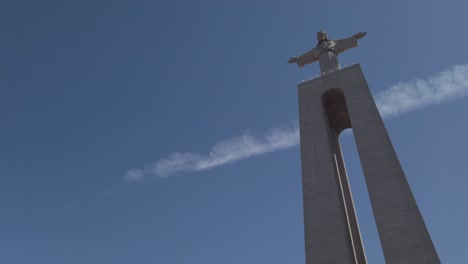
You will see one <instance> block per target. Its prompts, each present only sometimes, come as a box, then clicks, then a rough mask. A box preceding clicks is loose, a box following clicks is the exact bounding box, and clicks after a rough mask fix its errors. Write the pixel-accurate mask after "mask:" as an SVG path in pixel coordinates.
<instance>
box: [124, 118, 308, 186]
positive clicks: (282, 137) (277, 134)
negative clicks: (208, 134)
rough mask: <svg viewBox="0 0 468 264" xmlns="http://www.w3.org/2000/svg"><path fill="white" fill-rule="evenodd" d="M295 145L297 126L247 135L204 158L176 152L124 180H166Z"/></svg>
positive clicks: (136, 171) (134, 170) (221, 146)
mask: <svg viewBox="0 0 468 264" xmlns="http://www.w3.org/2000/svg"><path fill="white" fill-rule="evenodd" d="M298 144H299V130H298V127H297V125H294V126H291V127H284V128H277V129H272V130H270V132H268V133H267V134H266V135H264V136H253V135H251V134H249V133H247V132H246V133H244V134H243V135H242V136H239V137H234V138H232V139H229V140H226V141H221V142H219V143H217V144H215V145H214V146H213V148H212V149H211V151H210V152H209V153H208V154H206V155H201V154H197V153H180V152H175V153H173V154H171V155H169V156H168V157H167V158H165V159H161V160H158V161H156V162H155V163H153V164H152V165H150V166H146V167H145V168H144V169H132V170H129V171H128V172H127V174H126V175H125V178H126V179H127V180H133V181H140V180H142V179H143V178H144V177H145V175H151V174H152V175H156V176H160V177H167V176H169V175H172V174H175V173H180V172H192V171H202V170H207V169H211V168H214V167H218V166H221V165H225V164H230V163H233V162H235V161H238V160H241V159H246V158H250V157H253V156H258V155H261V154H266V153H270V152H273V151H277V150H281V149H286V148H290V147H294V146H297V145H298Z"/></svg>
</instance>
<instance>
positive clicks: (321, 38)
mask: <svg viewBox="0 0 468 264" xmlns="http://www.w3.org/2000/svg"><path fill="white" fill-rule="evenodd" d="M317 40H318V43H319V44H320V43H322V42H323V41H327V40H329V39H328V38H327V33H325V31H319V32H318V33H317Z"/></svg>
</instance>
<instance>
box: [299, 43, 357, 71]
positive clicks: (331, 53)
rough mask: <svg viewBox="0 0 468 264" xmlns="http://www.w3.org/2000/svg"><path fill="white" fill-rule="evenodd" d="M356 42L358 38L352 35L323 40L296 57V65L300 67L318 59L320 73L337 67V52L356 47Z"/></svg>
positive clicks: (338, 66) (338, 65)
mask: <svg viewBox="0 0 468 264" xmlns="http://www.w3.org/2000/svg"><path fill="white" fill-rule="evenodd" d="M357 42H358V39H357V38H356V37H354V36H352V37H349V38H345V39H340V40H329V41H324V42H322V43H320V44H319V45H318V46H317V47H315V48H313V49H312V50H311V51H309V52H306V53H304V54H302V55H301V56H299V57H297V59H296V63H297V66H299V67H302V66H304V65H305V64H309V63H312V62H315V61H317V60H318V61H319V64H320V72H321V73H324V72H326V71H328V70H333V69H339V68H340V64H339V62H338V53H340V52H343V51H345V50H347V49H350V48H354V47H357Z"/></svg>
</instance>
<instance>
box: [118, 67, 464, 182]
mask: <svg viewBox="0 0 468 264" xmlns="http://www.w3.org/2000/svg"><path fill="white" fill-rule="evenodd" d="M466 95H468V64H464V65H457V66H454V67H451V68H450V69H448V70H446V71H443V72H441V73H438V74H436V75H435V76H432V77H429V78H427V79H425V80H423V79H416V80H413V81H410V82H401V83H397V84H396V85H393V86H391V87H390V88H388V89H387V90H385V91H383V92H381V93H379V94H377V95H376V96H375V101H376V104H377V107H378V108H379V111H380V114H381V115H382V117H394V116H397V115H399V114H403V113H407V112H410V111H414V110H418V109H421V108H424V107H428V106H431V105H434V104H438V103H442V102H446V101H451V100H455V99H457V98H460V97H463V96H466ZM298 144H299V128H298V126H297V124H296V125H294V126H292V127H283V128H277V129H272V130H270V132H268V133H267V134H265V135H263V136H252V135H251V134H249V133H244V134H243V135H241V136H238V137H234V138H231V139H229V140H226V141H221V142H218V143H216V144H215V145H214V146H213V148H212V149H211V151H210V152H209V153H208V154H205V155H203V154H198V153H190V152H186V153H180V152H175V153H173V154H171V155H169V156H168V157H167V158H165V159H161V160H158V161H156V162H155V163H153V164H151V165H149V166H146V167H144V168H143V169H132V170H129V171H128V172H127V173H126V175H125V179H127V180H129V181H141V180H143V179H144V178H145V177H146V176H147V175H156V176H159V177H168V176H170V175H173V174H176V173H182V172H185V173H187V172H194V171H203V170H208V169H211V168H215V167H218V166H222V165H226V164H230V163H234V162H236V161H239V160H242V159H247V158H250V157H254V156H258V155H262V154H267V153H271V152H274V151H277V150H282V149H286V148H291V147H294V146H297V145H298Z"/></svg>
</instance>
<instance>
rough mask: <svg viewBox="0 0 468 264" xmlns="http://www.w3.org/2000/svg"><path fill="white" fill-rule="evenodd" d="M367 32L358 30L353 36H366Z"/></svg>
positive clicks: (360, 37) (359, 37) (357, 37)
mask: <svg viewBox="0 0 468 264" xmlns="http://www.w3.org/2000/svg"><path fill="white" fill-rule="evenodd" d="M366 34H367V32H358V33H356V34H354V35H353V37H355V38H356V39H362V38H363V37H365V36H366Z"/></svg>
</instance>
